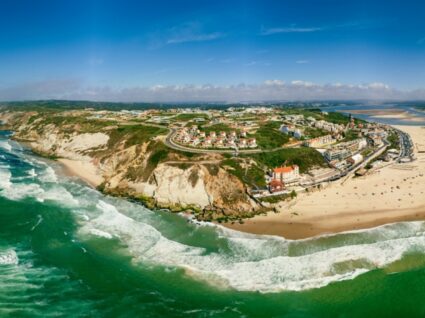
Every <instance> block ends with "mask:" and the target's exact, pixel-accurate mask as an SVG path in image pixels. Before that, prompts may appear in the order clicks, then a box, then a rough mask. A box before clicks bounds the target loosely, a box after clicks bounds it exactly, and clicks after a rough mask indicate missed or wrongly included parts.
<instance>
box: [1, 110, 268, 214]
mask: <svg viewBox="0 0 425 318" xmlns="http://www.w3.org/2000/svg"><path fill="white" fill-rule="evenodd" d="M0 119H2V120H3V121H4V122H6V124H8V126H9V127H10V128H11V129H13V130H14V131H15V135H14V138H15V139H17V140H25V141H27V142H29V144H30V146H31V148H32V149H33V150H34V151H35V152H37V153H39V154H42V155H45V156H49V157H58V158H66V159H70V160H75V161H78V162H82V163H84V164H85V166H86V167H89V169H91V171H92V173H95V174H96V175H98V176H99V177H101V178H102V180H103V182H102V183H101V184H99V188H100V189H101V190H102V191H104V192H105V193H109V194H113V195H121V196H128V197H132V198H136V199H139V200H142V201H143V202H144V203H145V204H146V205H148V206H149V207H152V208H153V207H158V208H169V209H170V210H172V211H191V212H192V213H194V214H195V215H196V216H197V218H198V219H203V220H212V219H216V220H217V219H218V220H220V219H238V218H242V217H247V216H251V215H253V214H256V213H258V212H259V211H262V210H263V209H264V208H263V207H262V206H260V205H259V204H258V203H257V202H256V201H254V200H253V199H252V198H251V197H250V195H249V194H248V191H247V189H246V187H245V185H244V184H243V183H242V182H241V181H240V180H239V179H238V178H237V177H235V176H233V175H232V174H230V173H229V172H227V171H226V170H224V169H223V168H221V167H220V166H219V164H218V163H219V162H220V159H222V158H220V156H218V155H200V156H198V157H196V158H187V157H185V156H184V155H183V154H180V153H176V152H175V151H174V152H171V153H169V152H168V150H167V149H166V147H165V146H164V144H163V143H162V141H161V140H162V139H163V137H164V136H161V135H159V136H155V137H152V138H150V139H148V140H145V141H144V142H142V143H133V144H129V142H128V139H129V138H134V136H132V137H130V135H125V134H123V136H122V138H121V139H119V138H118V139H117V134H116V132H114V129H117V128H116V127H111V126H102V127H100V128H99V127H96V129H87V127H86V128H85V129H81V125H80V127H79V124H78V122H77V123H73V124H72V125H67V124H63V123H62V124H61V125H58V124H55V123H47V124H45V123H44V122H43V118H42V117H41V118H39V117H37V118H36V119H34V114H27V113H24V114H22V113H20V114H16V113H7V114H2V115H1V116H0ZM97 128H99V129H97ZM141 129H143V128H141ZM87 130H89V131H87ZM126 138H127V139H126ZM112 139H113V140H112ZM158 148H161V149H162V148H164V149H162V150H161V151H158ZM158 158H160V159H158Z"/></svg>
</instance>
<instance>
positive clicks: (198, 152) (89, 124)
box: [1, 106, 414, 221]
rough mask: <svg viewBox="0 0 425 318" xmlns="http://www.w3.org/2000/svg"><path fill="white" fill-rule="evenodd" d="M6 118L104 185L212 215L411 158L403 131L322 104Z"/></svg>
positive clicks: (258, 207) (239, 211) (265, 204)
mask: <svg viewBox="0 0 425 318" xmlns="http://www.w3.org/2000/svg"><path fill="white" fill-rule="evenodd" d="M1 119H2V120H3V121H4V123H5V128H8V129H12V130H14V131H15V138H16V139H17V140H25V141H29V142H30V145H31V147H32V148H33V150H34V151H36V152H38V153H40V154H43V155H47V156H49V157H51V158H58V159H59V160H62V162H63V163H65V164H67V165H68V166H70V167H71V169H72V167H74V171H76V173H78V171H80V172H81V171H86V172H85V173H82V175H83V178H86V180H88V181H89V182H91V183H92V184H93V185H95V186H97V187H98V188H99V189H101V190H102V191H105V192H107V193H110V194H115V195H127V196H131V197H134V198H137V199H140V200H142V201H143V202H144V203H145V204H147V205H148V206H150V207H165V208H170V209H172V210H176V211H191V212H192V213H194V214H195V216H197V217H198V218H200V219H206V220H209V219H215V220H219V221H222V220H224V221H226V220H234V219H240V218H243V217H246V216H252V215H254V214H256V213H260V212H263V211H267V210H270V209H273V204H274V203H276V202H278V201H280V200H289V199H290V198H293V197H295V196H296V195H297V193H299V192H305V191H314V190H317V189H320V188H321V187H322V186H323V185H324V184H327V183H329V182H332V181H335V180H338V179H341V178H344V177H347V176H350V175H353V176H356V175H357V176H363V175H366V174H368V173H369V171H373V170H374V169H375V168H377V167H379V166H381V165H383V164H385V163H387V162H390V161H404V162H406V161H410V160H413V159H414V157H413V152H412V143H411V140H410V138H409V136H408V135H406V134H405V133H403V132H401V131H398V130H396V129H395V128H392V127H390V126H387V125H382V124H378V123H370V122H365V121H363V120H360V119H357V118H354V117H353V116H351V115H349V114H340V113H333V112H327V111H324V110H322V109H318V108H307V109H305V108H283V107H263V106H252V107H242V106H241V107H229V108H227V109H201V108H171V109H148V110H128V111H127V110H120V111H113V110H96V109H91V108H87V109H82V110H66V111H64V110H56V111H55V110H53V111H52V110H49V111H48V112H44V111H25V112H19V111H16V110H13V109H12V110H6V111H3V113H2V116H1ZM82 163H84V164H82ZM75 167H77V168H75ZM90 176H91V177H90ZM176 180H177V181H176ZM226 182H227V184H226V186H223V187H221V186H220V184H221V183H226ZM175 187H177V188H175Z"/></svg>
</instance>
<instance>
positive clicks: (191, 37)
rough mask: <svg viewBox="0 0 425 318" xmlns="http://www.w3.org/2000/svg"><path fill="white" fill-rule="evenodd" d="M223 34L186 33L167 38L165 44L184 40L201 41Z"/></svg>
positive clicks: (217, 37)
mask: <svg viewBox="0 0 425 318" xmlns="http://www.w3.org/2000/svg"><path fill="white" fill-rule="evenodd" d="M223 36H224V34H222V33H220V32H213V33H205V34H186V35H178V36H175V37H172V38H170V39H168V40H167V44H179V43H185V42H203V41H211V40H215V39H219V38H222V37H223Z"/></svg>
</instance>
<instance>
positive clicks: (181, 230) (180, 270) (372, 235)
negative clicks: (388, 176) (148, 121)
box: [0, 132, 425, 317]
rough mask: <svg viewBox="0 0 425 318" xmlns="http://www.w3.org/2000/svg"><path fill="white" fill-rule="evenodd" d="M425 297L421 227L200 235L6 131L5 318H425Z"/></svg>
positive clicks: (0, 202) (0, 253)
mask: <svg viewBox="0 0 425 318" xmlns="http://www.w3.org/2000/svg"><path fill="white" fill-rule="evenodd" d="M318 208H320V207H318ZM424 296H425V223H424V222H403V223H396V224H390V225H386V226H381V227H378V228H374V229H368V230H361V231H355V232H346V233H340V234H334V235H327V236H321V237H317V238H311V239H305V240H298V241H291V240H286V239H283V238H279V237H272V236H260V235H251V234H244V233H239V232H236V231H232V230H229V229H225V228H223V227H220V226H212V225H208V224H195V223H194V222H190V221H189V220H188V219H187V218H184V217H182V216H180V215H176V214H171V213H169V212H167V211H150V210H148V209H146V208H145V207H143V206H142V205H140V204H137V203H134V202H130V201H127V200H124V199H121V198H113V197H109V196H105V195H103V194H101V193H100V192H98V191H96V190H94V189H92V188H90V187H88V186H87V185H85V184H84V183H83V182H81V181H80V180H78V179H76V178H72V177H69V176H66V175H65V174H64V173H63V171H62V170H61V167H60V166H59V165H58V164H57V163H55V162H53V161H48V160H45V159H42V158H40V157H37V156H35V155H33V154H32V153H31V152H30V151H29V150H28V149H26V148H24V147H22V146H21V145H20V144H18V143H16V142H14V141H12V140H10V134H9V133H8V132H0V317H61V316H64V317H425V302H424Z"/></svg>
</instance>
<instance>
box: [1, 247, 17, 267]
mask: <svg viewBox="0 0 425 318" xmlns="http://www.w3.org/2000/svg"><path fill="white" fill-rule="evenodd" d="M18 262H19V259H18V255H17V254H16V252H15V251H14V250H8V251H5V252H0V265H17V264H18Z"/></svg>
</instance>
